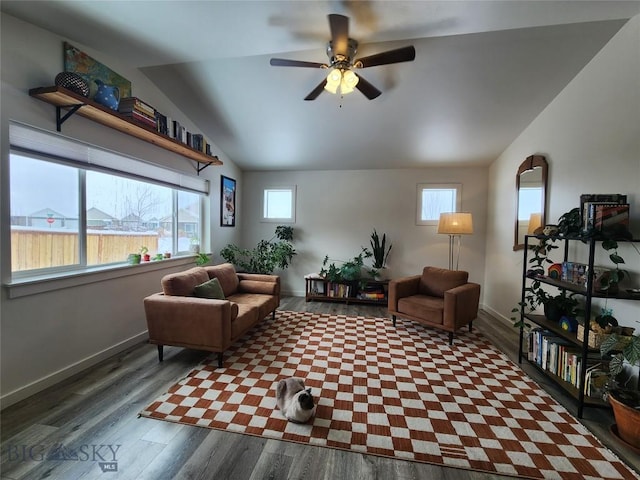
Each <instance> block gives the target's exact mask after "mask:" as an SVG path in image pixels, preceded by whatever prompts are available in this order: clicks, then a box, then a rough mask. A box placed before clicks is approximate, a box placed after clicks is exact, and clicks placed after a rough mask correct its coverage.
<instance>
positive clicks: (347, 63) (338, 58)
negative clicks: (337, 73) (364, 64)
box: [327, 38, 358, 69]
mask: <svg viewBox="0 0 640 480" xmlns="http://www.w3.org/2000/svg"><path fill="white" fill-rule="evenodd" d="M357 51H358V42H357V41H356V40H354V39H353V38H350V39H349V42H348V43H347V54H346V56H345V55H342V54H335V53H334V51H333V42H332V41H329V42H327V57H329V63H330V67H331V68H341V69H348V68H351V67H353V64H352V63H351V62H352V61H353V58H354V57H355V56H356V53H357Z"/></svg>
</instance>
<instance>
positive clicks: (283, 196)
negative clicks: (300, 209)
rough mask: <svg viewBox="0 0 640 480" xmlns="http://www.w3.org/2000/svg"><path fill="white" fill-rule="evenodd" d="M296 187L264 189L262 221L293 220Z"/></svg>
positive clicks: (294, 215) (294, 217)
mask: <svg viewBox="0 0 640 480" xmlns="http://www.w3.org/2000/svg"><path fill="white" fill-rule="evenodd" d="M295 219H296V187H295V186H293V187H272V188H265V189H264V196H263V201H262V221H264V222H291V223H293V222H295Z"/></svg>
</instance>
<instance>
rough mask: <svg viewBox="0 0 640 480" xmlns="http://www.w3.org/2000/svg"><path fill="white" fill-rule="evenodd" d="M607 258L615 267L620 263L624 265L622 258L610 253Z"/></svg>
mask: <svg viewBox="0 0 640 480" xmlns="http://www.w3.org/2000/svg"><path fill="white" fill-rule="evenodd" d="M609 258H610V259H611V261H612V262H613V263H615V264H616V265H618V264H620V263H624V258H622V257H621V256H620V255H618V254H615V253H612V254H611V255H609Z"/></svg>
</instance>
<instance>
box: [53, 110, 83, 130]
mask: <svg viewBox="0 0 640 480" xmlns="http://www.w3.org/2000/svg"><path fill="white" fill-rule="evenodd" d="M83 106H84V103H78V104H76V105H67V106H66V107H64V108H68V109H69V111H68V112H67V113H66V114H65V115H64V116H62V117H61V116H60V115H62V108H63V107H58V106H56V130H57V131H58V132H61V131H62V124H63V123H64V122H66V121H67V119H68V118H69V117H70V116H71V115H73V114H74V113H76V112H77V111H78V110H79V109H80V107H83Z"/></svg>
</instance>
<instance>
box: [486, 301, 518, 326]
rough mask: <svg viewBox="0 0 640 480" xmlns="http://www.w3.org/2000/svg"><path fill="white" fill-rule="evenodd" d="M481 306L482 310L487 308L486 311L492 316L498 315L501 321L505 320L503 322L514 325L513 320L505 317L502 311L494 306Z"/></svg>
mask: <svg viewBox="0 0 640 480" xmlns="http://www.w3.org/2000/svg"><path fill="white" fill-rule="evenodd" d="M480 308H482V310H485V311H486V312H488V313H489V314H490V315H491V316H492V317H496V318H497V319H498V320H500V321H501V322H503V323H505V324H507V325H510V326H513V320H511V319H510V318H507V317H505V316H504V315H502V314H501V313H498V312H497V311H496V310H494V309H493V308H491V307H489V306H487V305H482V306H481V307H480Z"/></svg>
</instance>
